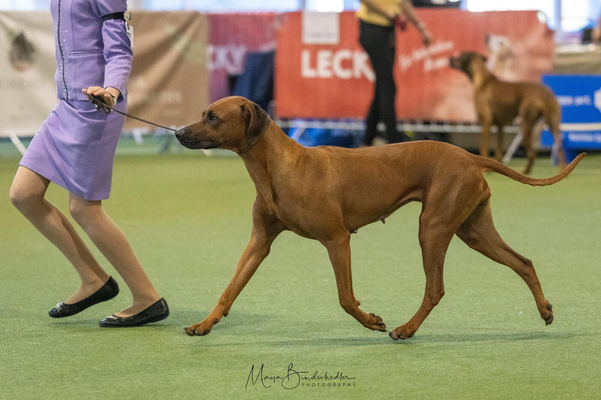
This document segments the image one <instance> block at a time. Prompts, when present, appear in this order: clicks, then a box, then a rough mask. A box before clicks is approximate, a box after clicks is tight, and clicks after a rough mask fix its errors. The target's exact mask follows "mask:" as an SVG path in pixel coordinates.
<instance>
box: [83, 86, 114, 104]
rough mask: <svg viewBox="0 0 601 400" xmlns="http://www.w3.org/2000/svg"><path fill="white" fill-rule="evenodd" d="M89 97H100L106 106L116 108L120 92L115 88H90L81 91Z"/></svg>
mask: <svg viewBox="0 0 601 400" xmlns="http://www.w3.org/2000/svg"><path fill="white" fill-rule="evenodd" d="M81 91H82V92H84V93H85V94H87V95H90V96H96V97H100V98H101V99H102V101H104V103H105V104H107V105H109V106H110V107H113V106H115V104H117V99H118V98H119V95H120V93H119V90H117V89H115V88H114V87H110V86H109V87H107V88H106V89H105V88H101V87H100V86H90V87H89V88H87V89H81Z"/></svg>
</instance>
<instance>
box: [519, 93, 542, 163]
mask: <svg viewBox="0 0 601 400" xmlns="http://www.w3.org/2000/svg"><path fill="white" fill-rule="evenodd" d="M520 116H521V117H522V123H521V125H520V129H521V130H522V136H523V139H522V144H523V145H524V147H525V148H526V156H527V157H528V161H527V163H526V167H525V168H524V171H523V173H524V174H525V175H528V174H530V172H531V171H532V166H533V165H534V160H535V159H536V149H535V148H534V138H533V136H534V135H533V130H534V126H535V125H536V123H537V122H538V120H539V119H540V117H541V116H542V114H541V111H540V108H539V107H538V106H537V105H535V104H526V105H524V106H523V107H522V109H521V110H520Z"/></svg>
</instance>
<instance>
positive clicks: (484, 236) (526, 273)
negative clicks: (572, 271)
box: [457, 200, 553, 325]
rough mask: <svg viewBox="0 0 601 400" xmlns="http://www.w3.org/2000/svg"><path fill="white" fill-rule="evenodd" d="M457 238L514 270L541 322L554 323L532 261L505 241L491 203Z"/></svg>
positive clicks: (475, 214) (470, 219) (482, 207)
mask: <svg viewBox="0 0 601 400" xmlns="http://www.w3.org/2000/svg"><path fill="white" fill-rule="evenodd" d="M457 236H459V238H461V240H463V241H464V242H465V243H466V244H467V245H468V246H470V247H471V248H472V249H474V250H476V251H478V252H480V253H482V254H484V255H485V256H487V257H488V258H490V259H491V260H493V261H496V262H498V263H500V264H504V265H507V266H508V267H509V268H511V269H512V270H514V271H515V272H516V273H517V274H518V275H519V276H520V277H521V278H522V279H523V280H524V282H526V284H527V285H528V287H529V288H530V291H531V292H532V294H533V296H534V300H535V301H536V306H537V308H538V311H539V313H540V316H541V318H542V319H543V320H544V321H545V323H546V324H547V325H549V324H550V323H551V322H553V311H552V306H551V303H549V302H548V301H547V299H546V298H545V295H544V294H543V290H542V288H541V285H540V282H539V281H538V277H537V276H536V271H535V270H534V265H533V264H532V261H530V260H529V259H527V258H525V257H523V256H522V255H520V254H518V253H517V252H516V251H514V250H513V249H512V248H511V247H509V246H508V245H507V244H506V243H505V242H504V241H503V239H501V236H500V235H499V233H498V232H497V230H496V229H495V226H494V223H493V219H492V212H491V208H490V200H488V201H487V202H486V203H484V204H482V205H480V206H479V207H478V208H477V209H476V210H475V211H474V212H473V213H472V214H471V215H470V216H469V217H468V218H467V219H466V220H465V221H464V222H463V224H462V225H461V226H460V227H459V229H458V230H457Z"/></svg>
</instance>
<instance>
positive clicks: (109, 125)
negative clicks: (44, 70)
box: [21, 0, 133, 200]
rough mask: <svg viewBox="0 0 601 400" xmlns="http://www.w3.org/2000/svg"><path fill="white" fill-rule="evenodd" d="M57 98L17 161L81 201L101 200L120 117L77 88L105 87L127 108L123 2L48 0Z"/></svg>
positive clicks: (108, 183)
mask: <svg viewBox="0 0 601 400" xmlns="http://www.w3.org/2000/svg"><path fill="white" fill-rule="evenodd" d="M50 8H51V12H52V19H53V21H54V36H55V44H56V66H57V68H56V74H55V80H56V85H57V96H58V98H59V100H60V101H59V104H58V105H57V107H56V108H55V109H54V110H53V111H52V113H51V114H50V115H49V116H48V119H47V120H46V121H45V122H44V123H43V124H42V126H41V127H40V130H39V131H38V133H37V134H36V135H35V137H34V138H33V140H32V142H31V144H30V146H29V148H28V149H27V152H26V153H25V156H24V157H23V159H22V160H21V165H22V166H24V167H26V168H29V169H31V170H32V171H34V172H37V173H38V174H40V175H42V176H44V177H45V178H47V179H49V180H51V181H52V182H54V183H56V184H57V185H59V186H62V187H64V188H65V189H67V190H68V191H69V192H71V193H73V194H76V195H78V196H81V197H83V198H85V199H87V200H104V199H107V198H108V197H109V194H110V189H111V180H112V171H113V160H114V156H115V149H116V147H117V141H118V139H119V134H120V133H121V129H122V128H123V123H124V122H125V117H123V116H122V115H120V114H117V113H110V114H108V115H107V114H105V113H104V112H102V111H97V110H96V109H95V108H94V106H93V105H92V104H91V103H90V102H88V101H87V96H86V95H85V94H84V93H83V92H82V91H81V89H83V88H87V87H89V86H101V87H107V86H112V87H114V88H116V89H118V90H119V91H120V92H121V95H120V96H119V101H118V104H117V105H116V106H115V109H117V110H119V111H122V112H125V111H126V110H127V86H126V85H127V79H128V78H129V73H130V71H131V64H132V59H133V55H132V51H131V46H130V40H129V37H128V36H127V29H126V25H125V22H124V21H123V20H117V19H107V20H105V19H103V17H104V16H107V15H110V14H114V13H119V12H124V11H126V10H127V1H126V0H51V3H50Z"/></svg>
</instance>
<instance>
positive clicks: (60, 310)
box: [48, 277, 119, 318]
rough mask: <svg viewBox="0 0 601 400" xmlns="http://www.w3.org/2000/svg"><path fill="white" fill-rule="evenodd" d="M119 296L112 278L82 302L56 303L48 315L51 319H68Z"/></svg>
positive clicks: (117, 286)
mask: <svg viewBox="0 0 601 400" xmlns="http://www.w3.org/2000/svg"><path fill="white" fill-rule="evenodd" d="M118 294H119V285H117V282H116V281H115V280H114V279H113V278H112V277H109V280H108V281H106V283H105V284H104V286H102V287H101V288H100V289H98V290H97V291H96V292H95V293H94V294H92V295H90V296H88V297H86V298H85V299H83V300H80V301H78V302H77V303H73V304H65V303H58V304H57V305H56V306H54V308H53V309H52V310H50V311H48V315H50V316H51V317H52V318H64V317H70V316H71V315H75V314H78V313H80V312H82V311H83V310H85V309H86V308H88V307H92V306H93V305H94V304H98V303H102V302H103V301H108V300H110V299H112V298H114V297H115V296H117V295H118Z"/></svg>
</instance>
